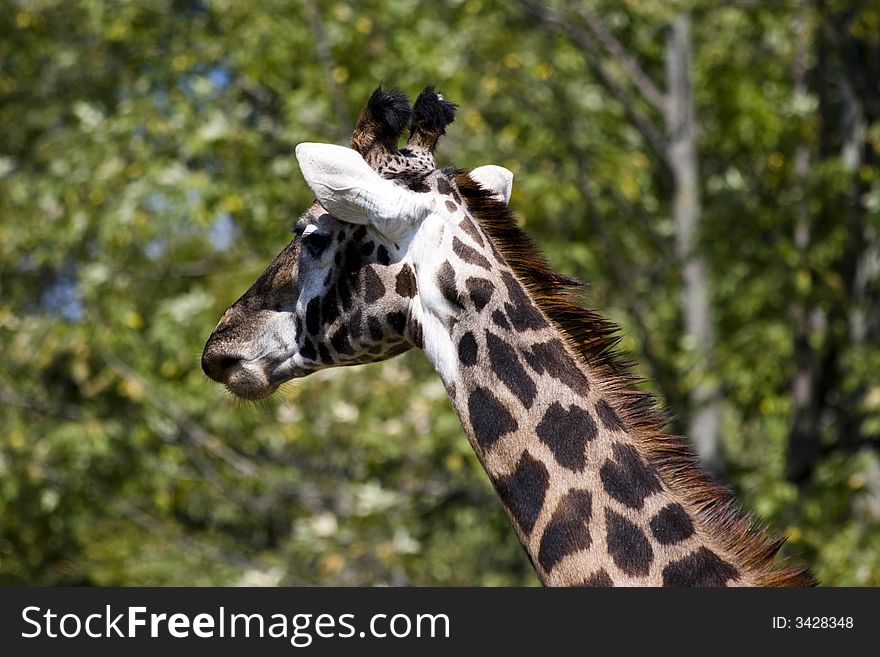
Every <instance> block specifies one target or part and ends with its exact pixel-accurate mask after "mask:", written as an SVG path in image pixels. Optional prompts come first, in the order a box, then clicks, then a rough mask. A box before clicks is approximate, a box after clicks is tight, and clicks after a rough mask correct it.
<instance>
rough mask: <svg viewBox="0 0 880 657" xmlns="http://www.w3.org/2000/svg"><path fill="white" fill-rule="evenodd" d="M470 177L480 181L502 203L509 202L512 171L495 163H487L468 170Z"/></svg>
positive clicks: (511, 188)
mask: <svg viewBox="0 0 880 657" xmlns="http://www.w3.org/2000/svg"><path fill="white" fill-rule="evenodd" d="M470 177H471V178H473V179H474V180H475V181H477V182H478V183H480V186H481V187H483V189H486V190H488V191H490V192H492V196H494V197H495V199H496V200H497V201H501V202H502V203H504V205H507V204H508V203H509V202H510V192H511V191H512V190H513V172H511V171H510V170H509V169H505V168H504V167H499V166H497V165H495V164H487V165H485V166H481V167H477V168H476V169H472V170H471V171H470Z"/></svg>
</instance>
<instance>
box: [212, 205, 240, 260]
mask: <svg viewBox="0 0 880 657" xmlns="http://www.w3.org/2000/svg"><path fill="white" fill-rule="evenodd" d="M237 234H238V229H237V228H236V227H235V220H233V218H232V215H231V214H229V213H228V212H221V213H219V214H218V215H217V217H216V218H215V219H214V222H213V223H212V224H211V227H210V228H209V229H208V238H209V239H210V240H211V246H212V247H213V248H214V250H215V251H226V250H227V249H228V248H229V247H230V246H232V243H233V241H234V240H235V237H236V235H237Z"/></svg>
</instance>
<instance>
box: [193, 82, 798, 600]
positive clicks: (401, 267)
mask: <svg viewBox="0 0 880 657" xmlns="http://www.w3.org/2000/svg"><path fill="white" fill-rule="evenodd" d="M454 115H455V105H454V104H453V103H451V102H449V101H448V100H447V99H445V98H444V97H443V96H442V95H440V94H438V93H436V92H435V91H434V89H433V88H432V87H428V88H426V89H425V90H424V91H423V92H422V93H421V94H420V95H419V97H418V99H417V100H416V103H415V104H414V105H413V106H412V107H410V106H409V102H408V100H407V99H406V97H405V96H404V95H403V94H402V93H400V92H398V91H393V90H392V91H383V90H382V89H377V90H376V92H374V93H373V95H372V96H371V97H370V99H369V101H368V102H367V104H366V106H365V107H364V109H363V111H362V112H361V115H360V116H359V118H358V121H357V124H356V127H355V131H354V133H353V135H352V140H351V146H352V148H345V147H342V146H335V145H330V144H311V143H306V144H300V145H299V146H298V147H297V149H296V156H297V159H298V161H299V163H300V168H301V170H302V174H303V177H304V178H305V180H306V183H307V184H308V186H309V187H310V188H311V189H312V191H313V192H314V194H315V197H316V202H315V203H314V204H313V205H312V206H311V207H310V208H308V209H307V210H306V211H305V212H304V213H303V214H302V216H301V217H300V218H299V219H298V220H297V222H296V224H295V225H294V239H293V240H292V241H291V242H290V243H289V244H288V245H287V246H286V247H285V248H284V249H283V250H282V251H281V253H280V254H279V255H278V256H277V257H276V258H275V260H274V261H273V262H272V263H271V264H270V265H269V267H268V268H267V269H266V271H265V272H263V274H262V275H261V276H260V277H259V278H258V279H257V280H256V281H255V283H254V284H253V285H252V286H251V288H250V289H249V290H247V291H246V292H245V293H244V294H243V295H242V296H241V298H239V299H238V300H237V301H236V302H235V303H234V304H232V306H230V308H229V309H228V310H227V311H226V312H225V313H224V315H223V316H222V317H221V319H220V322H219V323H218V325H217V327H216V328H215V329H214V331H213V333H212V334H211V336H210V338H209V339H208V341H207V343H206V345H205V349H204V352H203V354H202V367H203V369H204V371H205V373H206V374H207V375H208V376H210V377H211V378H212V379H214V380H216V381H218V382H220V383H223V384H224V385H225V386H226V387H227V388H228V389H229V390H230V391H231V392H232V393H234V394H235V395H237V396H239V397H242V398H245V399H259V398H262V397H265V396H267V395H270V394H272V393H273V392H274V391H275V390H276V389H277V388H278V386H279V385H280V384H281V383H282V382H284V381H287V380H290V379H293V378H297V377H303V376H306V375H308V374H310V373H312V372H315V371H317V370H320V369H323V368H327V367H334V366H342V365H351V364H356V363H367V362H376V361H380V360H383V359H385V358H390V357H392V356H395V355H398V354H400V353H402V352H404V351H406V350H408V349H411V348H413V347H415V348H418V349H421V350H422V351H423V352H424V354H425V356H426V357H427V358H428V360H429V361H430V362H431V363H432V365H433V366H434V369H435V370H436V371H437V373H438V374H439V376H440V377H441V379H442V380H443V383H444V385H445V386H446V389H447V391H448V393H449V397H450V400H451V402H452V405H453V407H454V409H455V411H456V413H457V414H458V416H459V418H460V419H461V423H462V426H463V428H464V430H465V433H466V434H467V437H468V440H469V441H470V443H471V445H472V447H473V448H474V450H475V452H476V454H477V457H478V459H479V460H480V463H481V464H482V465H483V467H484V468H485V470H486V473H487V475H488V476H489V479H490V481H491V482H492V484H493V486H494V487H495V490H496V491H497V492H498V495H499V497H500V499H501V502H502V504H503V505H504V508H505V510H506V511H507V513H508V515H509V517H510V519H511V522H512V524H513V528H514V530H515V531H516V534H517V536H518V537H519V539H520V541H521V543H522V545H523V547H524V549H525V551H526V553H527V554H528V556H529V558H530V560H531V562H532V564H533V566H534V567H535V570H536V572H537V574H538V576H539V578H540V579H541V581H542V582H543V583H545V584H548V585H569V586H571V585H585V586H609V585H617V586H620V585H624V586H626V585H650V586H658V585H668V586H727V585H737V586H740V585H758V586H766V585H803V584H809V583H810V582H811V579H810V576H809V574H808V573H807V572H806V571H805V570H803V569H798V568H784V567H777V566H776V565H774V563H773V558H774V555H775V554H776V552H777V551H778V549H779V546H780V544H781V543H780V542H779V541H771V540H769V539H767V538H766V537H765V536H764V534H763V532H761V531H760V530H758V529H756V528H755V527H754V526H753V524H752V522H751V520H750V519H749V518H748V517H746V516H744V515H743V514H742V513H741V512H740V511H739V509H738V508H737V506H736V505H735V503H734V501H733V500H732V498H731V497H730V496H729V494H728V493H727V492H725V490H723V489H721V488H720V487H718V486H717V485H716V484H714V483H713V482H712V481H711V480H710V479H709V478H708V477H707V476H706V475H705V474H704V473H703V472H702V470H701V469H700V468H699V466H698V464H697V462H696V460H695V459H694V457H693V456H692V455H691V452H690V451H689V450H688V448H687V447H686V446H685V444H684V443H683V441H682V440H681V439H680V438H678V437H675V436H669V435H667V434H665V433H664V431H663V427H664V425H665V423H666V419H665V416H664V414H663V413H662V412H661V411H659V410H657V409H656V408H655V406H654V402H653V398H652V397H651V396H650V395H649V394H647V393H645V392H641V391H638V390H636V389H634V387H633V385H634V383H635V380H634V379H633V377H632V376H631V375H630V374H628V373H627V371H626V369H625V368H623V367H622V366H621V365H620V364H619V362H618V360H617V358H616V357H615V355H614V353H613V349H612V347H613V343H614V338H613V333H614V331H615V330H616V329H615V327H613V326H612V325H611V324H609V323H608V322H607V321H605V320H604V319H602V318H601V317H600V316H598V315H597V314H595V313H593V312H591V311H589V310H586V309H584V308H583V307H581V305H580V304H579V300H578V299H577V298H576V297H575V296H574V295H573V294H572V293H571V292H570V289H571V288H573V287H577V286H578V285H579V282H578V281H576V280H574V279H571V278H568V277H566V276H562V275H560V274H557V273H555V272H553V271H552V270H550V268H549V266H548V265H547V263H546V261H545V260H544V259H543V257H542V256H541V254H540V253H539V252H538V250H537V249H536V247H535V246H534V244H533V242H532V241H531V240H530V239H529V238H528V237H526V236H525V234H524V233H523V232H522V231H521V230H520V229H519V228H518V226H517V224H516V222H515V220H514V219H513V216H512V215H511V213H510V212H509V210H508V208H507V204H508V202H509V200H510V192H511V184H512V174H511V173H510V171H508V170H507V169H504V168H503V167H498V166H495V165H486V166H483V167H478V168H476V169H473V170H471V171H465V170H456V169H438V168H437V166H436V162H435V159H434V149H435V147H436V144H437V141H438V139H439V138H440V136H442V135H443V134H444V133H445V130H446V128H447V127H448V125H449V124H450V123H452V121H453V119H454ZM407 126H408V127H409V130H410V136H409V139H408V141H407V143H406V144H405V146H404V147H403V148H400V149H398V147H397V144H398V140H399V138H400V137H401V134H402V132H403V131H404V130H405V129H406V127H407Z"/></svg>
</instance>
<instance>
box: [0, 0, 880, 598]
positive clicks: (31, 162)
mask: <svg viewBox="0 0 880 657" xmlns="http://www.w3.org/2000/svg"><path fill="white" fill-rule="evenodd" d="M523 4H524V3H513V4H511V3H508V2H503V1H500V0H451V1H448V2H439V3H438V2H421V1H419V0H366V1H365V2H358V3H352V4H349V3H346V2H339V1H337V0H303V1H302V2H287V1H282V0H264V1H263V2H260V3H246V2H238V1H236V0H142V1H139V2H124V1H122V0H115V1H107V2H99V1H98V0H0V350H2V355H3V357H2V358H0V583H4V584H47V585H58V584H92V585H123V584H160V585H162V584H179V585H196V584H285V585H287V584H346V585H348V584H350V585H360V584H379V583H387V584H419V585H423V584H441V585H446V584H480V585H511V584H514V585H519V584H529V585H533V584H535V583H536V579H535V577H534V575H533V573H532V571H531V568H530V567H529V565H528V562H527V559H526V558H525V556H524V555H523V553H522V551H521V549H520V547H519V545H518V543H517V541H516V539H515V536H514V534H513V532H512V531H511V529H510V527H509V525H508V521H507V520H506V518H505V517H504V515H503V513H502V511H501V508H500V505H499V504H498V502H497V500H496V498H495V495H494V494H493V492H492V491H491V488H490V486H489V484H488V482H487V479H486V477H485V475H484V474H483V472H482V470H481V469H480V467H479V465H478V464H477V462H476V459H475V457H474V455H473V454H472V452H471V450H470V448H469V446H468V444H467V441H466V440H465V438H464V435H463V433H462V431H461V429H460V427H459V424H458V421H457V419H456V417H455V416H454V414H453V413H452V411H451V408H450V406H449V404H448V402H447V400H446V398H445V394H444V391H443V388H442V386H441V384H440V382H439V379H438V378H437V377H436V376H435V375H434V374H433V372H432V371H431V370H430V367H429V366H428V365H427V363H426V361H425V360H424V359H423V358H422V357H421V356H420V355H419V354H412V353H411V354H407V355H406V356H404V357H402V358H400V359H397V360H395V361H391V362H388V363H384V364H381V365H374V366H369V367H359V368H354V369H349V370H331V371H327V372H324V373H320V374H317V375H314V376H312V377H309V378H308V379H305V380H303V381H301V382H297V383H295V384H290V385H288V386H286V387H285V389H284V390H283V394H280V395H277V396H276V397H275V398H273V399H271V400H270V401H268V402H266V403H263V404H260V405H243V404H240V403H237V402H235V401H234V400H233V399H231V398H230V396H228V395H226V394H224V393H223V392H222V391H221V390H220V389H218V388H217V387H215V386H214V385H212V384H210V383H209V382H208V380H207V379H206V378H205V377H204V375H203V374H202V373H201V370H200V368H199V354H200V351H201V347H202V345H203V344H204V341H205V339H206V338H207V336H208V335H209V333H210V331H211V329H212V327H213V326H214V324H215V322H216V321H217V319H218V318H219V316H220V314H221V312H222V311H223V309H224V308H225V307H226V306H227V305H229V304H230V303H231V302H232V301H234V300H235V298H236V297H237V296H238V295H239V294H241V293H242V292H243V291H244V290H245V289H246V288H247V287H248V286H249V285H250V283H251V282H252V281H253V280H254V279H255V278H256V276H257V275H258V274H259V273H260V271H262V269H263V267H265V265H266V264H267V263H268V262H269V261H270V260H271V258H272V257H273V256H274V255H275V253H277V252H278V251H279V250H280V249H281V248H282V246H283V245H284V244H285V242H286V240H287V239H289V237H288V235H287V229H288V227H289V226H290V225H291V224H292V222H293V220H294V219H295V217H296V216H297V213H298V212H299V211H301V210H302V209H304V208H305V207H306V206H307V204H308V203H309V202H310V200H311V198H310V194H309V192H308V190H307V188H306V186H305V184H304V183H303V182H302V180H301V178H300V176H299V172H298V169H297V165H296V160H295V158H294V157H293V147H294V146H295V145H296V144H297V143H298V142H301V141H331V142H337V143H345V142H346V139H347V134H348V132H349V131H350V127H351V125H352V122H353V119H354V117H355V115H356V113H357V111H358V110H359V108H360V105H361V103H363V102H364V100H365V99H366V98H367V97H368V95H369V93H370V92H371V91H372V90H373V88H375V87H376V86H377V85H378V84H382V85H385V86H393V87H398V88H401V89H403V90H405V91H406V92H408V93H409V94H411V96H412V97H414V96H415V95H416V94H417V93H418V91H419V90H420V89H421V88H422V87H423V86H424V85H425V84H426V83H434V84H436V85H437V87H438V88H439V89H441V90H442V91H443V92H444V94H446V96H447V97H449V98H451V99H453V100H455V101H457V102H459V103H460V110H459V113H458V118H457V121H456V123H455V125H454V126H453V127H452V128H451V129H450V130H449V134H448V136H447V137H446V138H445V140H444V141H443V142H442V144H441V146H440V151H439V158H438V159H439V160H440V161H441V162H442V163H443V164H444V165H450V164H453V163H454V164H455V165H457V166H460V167H474V166H478V165H480V164H486V163H490V162H491V163H497V164H501V165H503V166H506V167H508V168H509V169H511V170H513V171H514V173H515V174H516V178H515V189H514V194H513V198H512V206H513V208H514V209H515V210H516V211H517V213H518V214H519V215H520V216H521V217H522V220H523V222H524V224H525V227H526V229H527V230H528V231H529V232H530V233H531V234H532V235H534V236H535V237H536V238H537V239H538V241H539V242H540V243H541V244H542V245H543V246H544V248H545V249H546V252H547V254H548V257H549V259H550V261H551V262H552V263H553V265H554V266H555V267H556V268H557V269H559V270H561V271H564V272H566V273H569V274H572V275H575V276H578V277H580V278H582V279H583V280H587V281H590V282H591V285H590V287H589V293H588V294H589V303H591V304H592V305H594V306H596V307H599V308H602V309H603V311H604V312H606V313H607V314H608V315H610V316H611V317H612V318H613V319H615V320H616V321H618V322H619V323H620V324H621V325H622V327H623V336H624V337H623V339H622V342H621V347H622V349H623V350H625V351H628V352H631V353H632V355H633V357H634V359H635V360H636V361H638V362H640V363H644V362H646V353H648V352H646V347H650V349H651V352H650V354H652V356H653V358H654V365H655V367H654V369H653V370H650V371H649V370H645V369H644V367H643V366H640V371H642V373H644V374H645V375H647V376H649V377H650V378H651V379H652V380H653V381H654V384H655V385H657V386H658V390H659V392H661V393H662V394H663V395H664V396H665V397H666V399H667V401H668V402H669V403H670V405H671V406H672V407H673V410H674V411H675V412H676V414H677V416H678V418H679V420H680V421H682V422H686V420H687V417H688V414H689V413H690V412H691V410H692V409H690V408H689V406H688V391H689V390H690V389H691V388H692V387H693V386H695V385H697V384H698V383H699V381H695V380H694V376H693V372H694V371H695V370H694V363H693V349H692V345H689V344H688V341H687V340H686V339H683V338H682V337H681V336H682V330H681V327H682V323H681V319H680V316H681V310H680V303H679V301H680V300H679V297H680V288H681V278H680V273H681V271H680V270H681V267H680V264H681V263H680V262H678V261H677V259H676V257H675V249H674V246H673V243H674V233H675V224H674V222H673V219H672V216H671V209H670V198H671V194H672V190H671V184H670V181H669V176H668V173H667V172H666V170H665V168H664V165H663V163H662V162H661V160H660V158H658V156H657V154H656V153H655V152H653V151H652V150H651V148H650V147H649V146H648V145H647V144H646V143H645V140H644V138H643V136H642V135H641V134H640V133H639V131H638V130H636V129H635V128H634V126H633V124H632V121H631V116H630V115H629V114H628V111H627V107H626V106H625V105H624V104H623V103H621V102H620V100H619V99H618V98H615V97H614V95H613V94H610V93H609V90H608V87H607V84H605V83H603V81H602V79H601V78H600V77H598V76H597V75H596V71H595V70H594V69H593V68H591V66H590V64H589V62H588V61H587V59H585V57H584V53H583V51H582V48H580V47H579V45H578V44H577V43H576V42H575V41H573V40H572V39H571V38H570V35H567V34H566V33H565V31H564V30H562V31H560V30H558V29H557V30H554V29H551V27H548V25H545V24H541V23H540V22H539V21H536V20H534V18H533V17H530V16H529V15H528V14H527V13H526V12H525V11H524V10H523V7H522V5H523ZM589 5H590V6H591V7H593V8H594V9H595V10H596V11H597V13H598V14H599V15H601V17H602V20H603V21H604V24H605V25H606V26H607V27H608V29H609V30H610V31H611V32H612V33H613V34H614V35H615V36H616V38H617V39H618V40H619V41H620V42H621V43H622V44H624V45H625V47H626V48H627V49H628V51H629V52H630V53H631V54H632V55H633V57H634V58H635V60H636V61H638V62H639V65H640V66H641V67H642V69H643V70H644V71H645V72H646V73H647V75H649V76H651V77H652V78H653V79H654V80H656V81H657V82H658V84H659V86H660V87H661V88H663V87H664V83H663V80H664V75H665V73H664V70H665V69H664V56H665V54H664V53H665V49H666V35H667V30H668V25H669V24H670V21H672V20H673V18H674V17H675V16H676V15H679V14H681V13H686V14H687V15H689V16H690V18H691V21H692V38H693V52H694V55H693V56H694V61H693V67H692V75H693V90H694V98H695V102H696V116H697V117H698V121H699V124H700V127H701V131H700V133H699V136H698V157H699V161H700V179H699V189H700V193H701V197H702V223H701V229H700V240H699V250H700V254H701V256H702V257H703V258H704V259H705V262H706V263H707V265H708V269H709V281H710V290H711V297H710V299H711V309H712V321H713V324H714V326H715V331H716V335H717V342H716V344H715V346H714V353H713V354H712V359H713V367H712V370H711V374H706V373H703V374H699V376H701V377H708V376H711V377H714V383H715V385H716V386H718V387H719V389H720V391H721V399H722V400H723V401H722V402H721V406H720V409H721V410H720V413H721V416H720V417H721V425H720V430H719V433H718V436H719V440H720V444H721V447H722V452H723V454H724V458H723V466H722V467H723V476H724V478H725V479H726V480H727V481H729V482H730V483H731V485H732V486H733V488H734V489H735V491H736V493H737V495H738V497H739V499H740V500H741V501H742V503H743V504H744V506H746V507H747V508H749V509H751V510H753V511H754V512H755V513H756V514H757V515H758V516H759V518H760V519H761V520H762V521H764V522H765V523H766V524H767V525H769V526H770V527H772V528H774V530H776V531H780V532H782V531H784V532H785V533H787V534H788V535H789V543H788V546H787V547H786V549H785V550H786V552H787V553H789V554H795V555H798V559H801V560H803V561H806V562H807V563H809V564H811V565H812V567H813V569H814V571H815V573H816V574H817V576H818V577H819V578H820V580H821V581H822V582H823V583H825V584H830V585H880V461H878V450H877V446H878V437H880V382H878V377H877V375H876V372H877V371H878V366H880V343H878V340H877V335H878V332H880V319H878V314H880V302H878V295H877V277H878V274H877V269H878V266H877V259H876V256H877V238H876V235H877V229H878V228H880V168H878V164H877V163H878V158H877V153H878V151H880V123H878V121H877V118H878V108H877V106H876V105H871V102H874V100H876V98H877V96H878V95H880V92H878V78H877V75H876V73H877V71H878V64H877V60H876V59H875V58H876V57H878V53H880V45H878V35H880V9H878V7H877V5H876V4H875V5H873V6H872V5H871V4H870V3H865V4H864V5H861V4H859V3H853V2H850V3H843V2H831V1H830V0H829V1H828V2H815V3H806V2H780V3H758V2H747V1H742V2H733V3H731V2H724V3H721V2H704V1H703V2H688V3H681V2H679V3H669V2H666V1H661V0H639V1H638V2H636V1H635V0H626V1H624V2H619V1H616V2H606V1H605V0H596V1H595V2H591V3H589ZM548 6H552V7H557V8H558V9H559V11H566V10H567V9H566V7H568V6H569V5H567V4H566V3H548ZM572 20H574V19H572ZM853 44H855V46H853ZM851 47H856V48H857V49H858V48H859V47H861V48H862V50H861V51H859V52H862V54H863V55H864V56H863V57H862V59H859V58H858V57H857V58H856V59H855V60H849V59H847V57H848V56H849V54H848V53H849V52H850V50H848V49H849V48H851ZM857 54H858V53H857ZM605 61H606V63H607V64H608V67H609V68H608V70H609V71H610V74H611V76H612V79H620V80H625V71H623V69H622V68H621V67H620V66H619V62H618V61H615V59H614V58H613V57H610V56H608V57H607V58H606V60H605ZM799 62H800V63H801V64H802V65H803V66H802V68H803V69H804V71H802V73H803V75H801V78H798V66H799ZM854 62H855V63H854ZM859 66H863V67H864V70H861V69H859ZM861 73H864V75H863V76H862V77H863V78H864V79H865V80H866V81H867V87H865V88H862V87H859V85H858V84H856V83H857V82H859V80H861V79H862V78H859V77H858V75H859V74H861ZM799 80H800V82H799ZM848 81H849V82H852V84H849V82H848ZM799 84H800V87H799V86H798V85H799ZM853 90H854V91H853ZM847 93H849V94H850V95H849V96H848V95H847ZM639 107H640V108H641V109H642V110H645V107H644V106H643V104H642V105H637V109H638V108H639ZM630 109H632V108H630ZM856 110H858V112H860V113H859V114H858V116H861V117H862V118H863V119H865V120H862V121H861V122H860V123H859V122H855V123H854V120H849V122H848V119H847V117H848V116H849V117H850V118H851V115H852V113H853V112H854V111H856ZM848 112H849V114H848ZM655 118H656V117H655ZM852 125H855V128H852V129H851V130H850V129H848V128H847V126H852ZM853 140H855V141H853ZM853 143H854V144H855V146H854V147H855V148H857V150H858V152H859V153H860V157H858V158H857V161H856V164H857V166H855V167H853V166H852V158H851V157H850V159H849V160H848V159H847V157H848V154H847V153H848V152H847V150H846V148H847V147H848V145H849V147H853V146H852V144H853ZM799 153H800V155H798V154H799ZM575 154H577V156H578V157H575ZM799 157H800V158H801V159H800V160H799V159H798V158H799ZM804 158H806V160H804ZM799 162H800V163H799ZM597 218H598V223H597ZM854 222H855V223H854ZM803 226H807V227H808V229H809V240H808V241H807V243H806V244H805V243H804V241H803V240H801V239H800V238H799V237H798V229H799V227H801V228H803ZM854 226H857V228H858V232H857V233H853V230H855V228H854ZM597 228H601V231H599V232H598V233H597ZM600 234H601V239H599V236H600ZM802 236H803V235H801V236H800V237H802ZM615 258H616V259H617V265H615V263H614V260H615ZM872 258H873V259H872ZM620 262H622V263H624V269H623V272H624V274H625V275H624V276H621V275H620V274H621V269H620V266H619V265H620ZM853 263H855V264H853ZM859 263H862V264H863V265H864V267H862V268H861V269H859V266H860V265H859ZM872 263H873V265H872ZM615 266H617V267H618V269H617V276H615V275H613V271H612V270H613V268H614V267H615ZM852 267H855V268H856V270H857V271H858V272H861V274H860V275H862V278H861V279H859V280H860V281H861V283H860V286H858V287H854V286H853V285H850V284H849V283H850V278H852V276H855V274H852V272H851V271H850V269H852ZM872 267H873V268H872ZM848 268H850V269H848ZM848 273H849V274H852V276H850V277H849V278H848V275H849V274H848ZM628 298H629V299H632V298H635V299H637V300H638V301H639V303H638V304H637V305H636V306H633V304H628V303H627V302H626V299H628ZM798 313H801V314H798ZM804 317H807V318H812V319H810V320H809V321H807V320H804V319H803V318H804ZM856 329H859V330H860V331H861V332H858V331H856ZM854 331H855V332H854ZM649 341H650V342H649ZM814 366H815V367H818V368H820V369H819V370H817V371H819V372H820V373H821V376H820V377H818V378H819V383H820V384H821V386H822V390H823V393H822V395H819V396H818V399H817V400H816V401H815V408H811V409H810V410H811V412H813V413H814V415H813V416H812V417H814V418H815V421H814V422H813V423H812V424H811V425H810V426H811V427H812V433H811V434H810V438H811V440H812V441H813V443H812V444H813V449H812V451H811V452H810V461H809V463H808V467H807V469H806V471H805V472H802V473H801V474H800V475H798V476H792V475H791V473H790V472H787V461H788V460H789V459H790V457H791V453H790V449H791V448H790V445H791V441H792V435H794V434H795V433H796V432H795V431H794V430H793V426H794V418H795V414H796V412H797V410H798V409H796V408H795V402H794V401H793V382H794V380H795V378H796V376H797V373H798V372H799V371H800V370H802V369H803V368H804V367H814ZM811 371H812V370H811ZM661 374H662V376H660V375H661ZM661 383H662V385H660V384H661ZM648 385H652V384H650V383H649V384H648Z"/></svg>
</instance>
